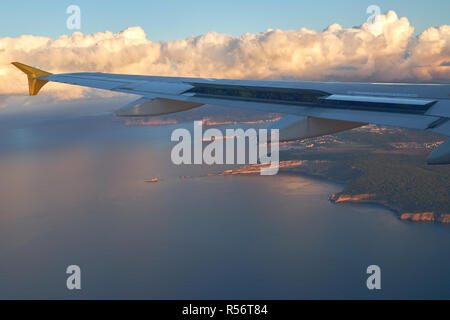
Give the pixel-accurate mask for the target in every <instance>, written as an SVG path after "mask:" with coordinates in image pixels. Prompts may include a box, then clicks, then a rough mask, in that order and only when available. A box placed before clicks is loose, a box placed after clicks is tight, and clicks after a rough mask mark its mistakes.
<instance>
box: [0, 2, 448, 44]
mask: <svg viewBox="0 0 450 320" xmlns="http://www.w3.org/2000/svg"><path fill="white" fill-rule="evenodd" d="M70 4H76V5H79V6H80V7H81V10H82V29H81V32H83V33H93V32H97V31H105V30H110V31H113V32H117V31H120V30H123V29H125V28H127V27H130V26H141V27H143V28H144V29H145V31H146V32H147V35H148V37H149V38H151V39H152V40H156V41H159V40H173V39H178V38H184V37H187V36H190V35H199V34H204V33H206V32H208V31H211V30H214V31H217V32H220V33H228V34H233V35H240V34H242V33H245V32H252V33H254V32H260V31H265V30H266V29H268V28H273V29H275V28H280V29H299V28H301V27H306V28H309V29H316V30H322V29H324V28H326V27H327V26H328V25H330V24H331V23H334V22H336V23H339V24H341V25H343V26H344V27H352V26H359V25H360V24H361V23H363V22H364V21H366V20H367V18H368V15H367V14H366V8H367V7H368V6H369V5H372V4H376V5H378V6H380V7H381V10H382V12H385V11H388V10H390V9H392V10H395V11H396V12H397V13H398V14H399V16H406V17H408V19H409V20H410V21H411V23H412V25H413V26H415V27H416V34H417V33H420V32H422V31H423V30H424V29H426V28H427V27H429V26H437V25H443V24H450V1H448V0H433V1H423V0H421V1H416V0H409V1H408V0H389V1H387V0H370V1H365V0H339V1H337V0H314V1H305V0H277V1H274V0H271V1H267V0H258V1H255V0H227V1H217V0H190V1H187V0H167V1H164V2H163V1H143V0H126V1H111V0H109V1H106V0H95V1H93V0H70V1H65V0H40V1H31V0H15V1H11V0H2V1H1V13H0V15H1V16H0V37H5V36H10V37H16V36H19V35H21V34H34V35H42V36H50V37H53V38H56V37H58V36H59V35H61V34H70V33H71V31H70V30H68V29H67V28H66V19H67V17H68V15H67V14H66V8H67V7H68V6H69V5H70Z"/></svg>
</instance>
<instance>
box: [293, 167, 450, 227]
mask: <svg viewBox="0 0 450 320" xmlns="http://www.w3.org/2000/svg"><path fill="white" fill-rule="evenodd" d="M292 169H293V168H289V169H288V170H284V173H286V174H296V175H300V176H304V177H307V178H312V179H317V180H320V181H325V182H331V183H334V184H337V185H339V186H341V187H342V191H341V192H338V193H333V194H331V195H330V196H329V199H328V200H329V201H330V202H331V203H334V204H336V205H338V204H342V205H373V206H377V207H382V208H384V209H386V210H388V211H390V212H391V213H393V214H394V215H395V216H396V217H397V219H399V220H401V221H404V222H411V223H425V224H439V225H450V214H439V213H438V214H437V213H434V212H417V213H406V212H403V211H404V210H402V209H401V208H399V207H396V206H393V205H391V204H389V203H388V202H387V201H385V200H383V199H376V198H374V197H376V195H370V194H360V195H350V194H345V193H344V189H345V186H346V183H344V182H342V181H337V180H335V179H333V178H331V177H330V176H327V175H325V174H321V173H317V172H316V173H313V172H310V171H308V168H307V167H305V166H299V167H296V168H295V169H297V170H292ZM299 169H300V170H299Z"/></svg>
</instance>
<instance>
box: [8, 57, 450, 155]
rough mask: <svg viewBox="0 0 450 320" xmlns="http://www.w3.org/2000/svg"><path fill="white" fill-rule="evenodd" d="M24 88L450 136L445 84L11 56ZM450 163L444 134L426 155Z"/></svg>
mask: <svg viewBox="0 0 450 320" xmlns="http://www.w3.org/2000/svg"><path fill="white" fill-rule="evenodd" d="M13 64H14V65H15V66H16V67H17V68H19V69H20V70H22V71H23V72H24V73H26V74H27V76H28V81H29V92H30V95H37V94H38V93H39V91H40V90H41V89H42V87H43V86H44V85H45V84H46V83H48V82H59V83H66V84H71V85H78V86H83V87H89V88H96V89H103V90H110V91H114V92H122V93H128V94H135V95H138V96H140V98H139V99H138V100H137V101H135V102H133V103H131V104H129V105H127V106H125V107H124V108H122V109H120V110H118V111H117V112H116V114H117V115H118V116H155V115H162V114H169V113H176V112H181V111H185V110H189V109H192V108H197V107H200V106H202V105H205V104H213V105H219V106H225V107H233V108H246V109H255V110H263V111H269V112H277V113H284V114H287V115H291V118H292V119H294V120H292V121H287V123H286V124H285V126H284V127H282V128H281V132H280V135H281V137H282V138H283V139H284V140H292V139H303V138H309V137H316V136H321V135H327V134H331V133H335V132H339V131H345V130H349V129H353V128H356V127H360V126H363V125H365V124H368V123H373V124H379V125H389V126H399V127H405V128H414V129H421V130H428V131H433V132H435V133H438V134H443V135H446V136H450V121H449V120H450V119H449V118H450V85H446V84H441V85H439V84H436V85H432V84H429V85H420V84H385V83H343V82H284V81H251V80H221V79H201V78H174V77H154V76H139V75H120V74H104V73H68V74H51V73H48V72H45V71H42V70H39V69H37V68H33V67H30V66H27V65H24V64H21V63H18V62H14V63H13ZM428 163H429V164H450V140H448V141H447V142H446V143H444V144H442V145H441V146H440V147H439V148H438V149H436V150H435V151H434V152H433V153H432V154H431V155H430V157H429V158H428Z"/></svg>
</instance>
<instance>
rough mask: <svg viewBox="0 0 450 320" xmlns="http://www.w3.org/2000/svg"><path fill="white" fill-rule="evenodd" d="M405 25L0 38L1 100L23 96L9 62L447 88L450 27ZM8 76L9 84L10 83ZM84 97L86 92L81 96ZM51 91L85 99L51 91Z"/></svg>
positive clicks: (396, 21) (55, 88) (391, 17)
mask: <svg viewBox="0 0 450 320" xmlns="http://www.w3.org/2000/svg"><path fill="white" fill-rule="evenodd" d="M413 33H414V28H413V27H412V26H411V24H410V22H409V21H408V19H407V18H399V17H398V16H397V14H396V13H395V12H393V11H389V12H388V13H387V14H385V15H381V16H379V18H378V19H377V22H376V23H375V24H374V25H369V24H367V23H366V24H363V25H361V26H360V27H358V28H349V29H344V28H342V27H341V26H340V25H337V24H333V25H331V26H329V27H328V28H327V29H326V30H324V31H314V30H308V29H305V28H302V29H300V30H289V31H282V30H267V31H266V32H262V33H257V34H250V33H246V34H244V35H242V36H240V37H234V36H230V35H227V34H219V33H216V32H209V33H207V34H205V35H202V36H197V37H190V38H187V39H181V40H175V41H170V42H159V43H158V42H153V41H151V40H150V39H148V38H147V35H146V34H145V32H144V30H142V28H140V27H133V28H129V29H127V30H125V31H123V32H119V33H112V32H109V31H107V32H99V33H95V34H90V35H83V34H82V33H79V32H76V33H74V34H73V35H71V36H67V35H64V36H61V37H59V38H58V39H51V38H46V37H39V36H31V35H23V36H21V37H18V38H0V76H1V77H2V79H8V80H7V81H1V82H0V94H24V93H26V90H27V85H26V78H25V77H24V75H23V74H21V73H20V72H19V71H18V70H16V69H14V67H12V66H11V65H10V64H9V63H10V62H12V61H21V62H24V63H27V64H30V65H34V66H41V67H42V68H43V69H44V70H48V71H50V72H54V73H60V72H79V71H99V72H114V73H130V74H148V75H164V76H190V77H214V78H248V79H292V80H294V79H295V80H342V81H449V80H450V26H449V25H445V26H441V27H432V28H429V29H427V30H426V31H424V32H423V33H422V34H420V35H419V36H418V37H416V38H412V35H413ZM5 77H7V78H5ZM80 90H81V89H80ZM46 91H47V92H53V93H58V92H59V93H61V92H65V94H66V93H68V92H70V93H71V94H72V95H77V94H80V93H81V91H77V90H76V89H74V88H73V87H67V86H63V85H54V84H52V85H51V86H49V87H47V88H46Z"/></svg>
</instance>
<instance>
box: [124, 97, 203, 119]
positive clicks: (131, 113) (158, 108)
mask: <svg viewBox="0 0 450 320" xmlns="http://www.w3.org/2000/svg"><path fill="white" fill-rule="evenodd" d="M201 106H202V104H200V103H194V102H186V101H178V100H171V99H163V98H156V99H149V98H147V97H143V98H141V99H138V100H136V101H134V102H132V103H130V104H128V105H126V106H125V107H123V108H121V109H120V110H117V111H116V115H117V116H119V117H147V116H161V115H165V114H171V113H177V112H181V111H186V110H190V109H194V108H198V107H201Z"/></svg>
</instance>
